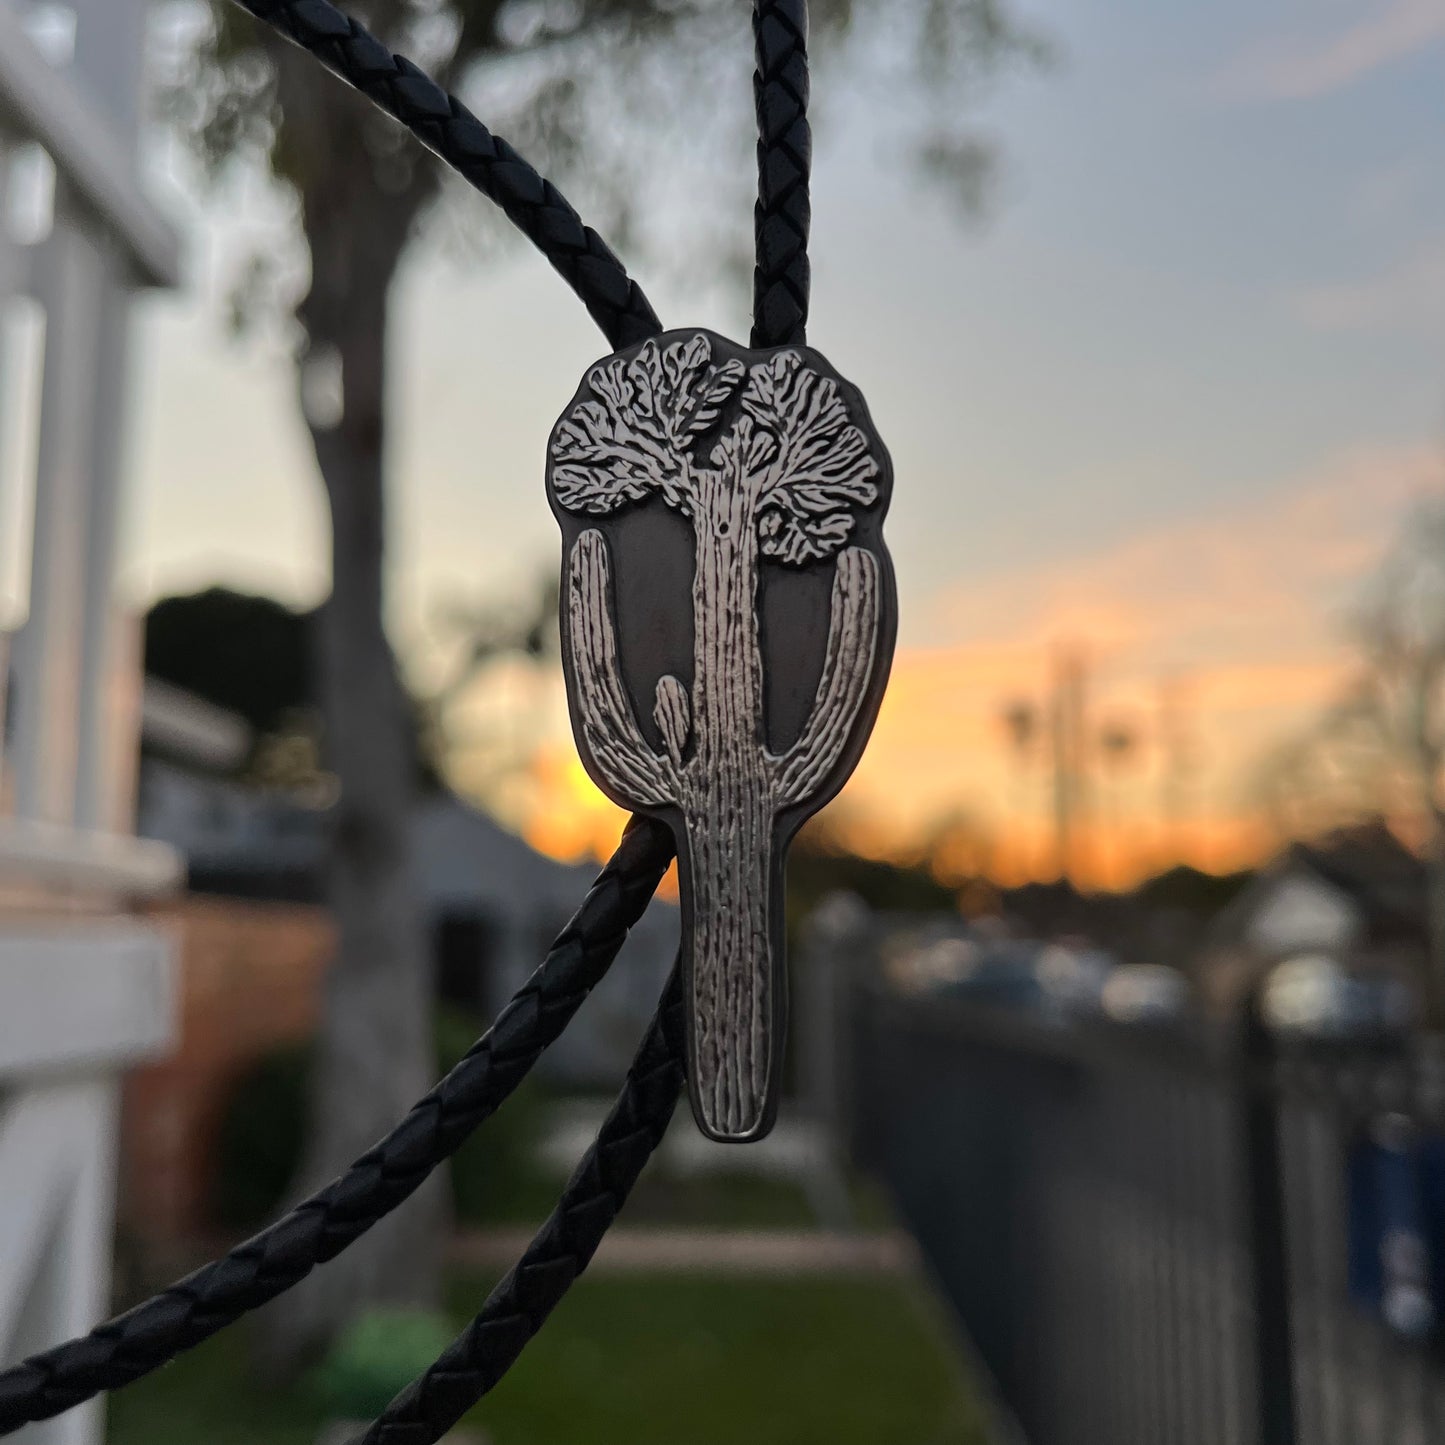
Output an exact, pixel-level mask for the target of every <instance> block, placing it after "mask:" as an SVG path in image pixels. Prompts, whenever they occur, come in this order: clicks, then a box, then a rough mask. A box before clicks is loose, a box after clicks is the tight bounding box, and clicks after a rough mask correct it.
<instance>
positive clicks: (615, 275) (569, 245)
mask: <svg viewBox="0 0 1445 1445" xmlns="http://www.w3.org/2000/svg"><path fill="white" fill-rule="evenodd" d="M237 3H238V4H240V5H241V6H242V7H243V8H244V9H246V10H248V11H250V13H251V14H252V15H254V16H255V17H256V18H257V19H258V20H263V21H265V22H266V23H267V24H268V25H271V26H274V27H275V28H276V29H277V30H279V31H280V32H281V33H282V34H284V35H286V36H288V37H289V38H290V39H291V40H294V41H295V42H296V44H297V45H299V46H301V48H302V49H303V50H306V51H309V52H310V53H311V54H312V55H314V56H315V57H316V58H317V60H319V61H320V62H321V63H322V64H323V65H324V66H325V67H326V68H327V69H328V70H329V71H331V72H332V73H333V74H334V75H338V76H340V77H341V79H342V80H344V81H346V82H347V83H348V84H349V85H352V86H355V88H356V89H357V90H359V91H360V92H361V93H362V94H363V95H364V96H366V97H367V99H368V100H370V101H372V102H373V103H374V104H375V105H377V106H378V107H379V108H380V109H382V110H384V111H385V112H386V113H387V114H388V115H389V116H391V117H393V119H395V120H398V121H400V122H401V124H402V125H404V126H405V127H406V128H407V129H408V130H409V131H410V132H411V133H412V134H413V135H414V136H415V137H416V138H417V139H418V140H419V141H420V142H421V143H422V144H423V145H424V146H426V147H427V148H428V149H429V150H431V151H433V152H434V153H435V154H436V155H438V156H440V157H441V159H442V160H444V161H445V162H446V163H447V164H448V165H449V166H451V167H452V169H453V170H455V171H456V172H457V174H458V175H460V176H461V177H462V178H463V179H464V180H466V181H467V182H468V183H469V184H471V185H473V186H475V187H476V188H477V190H479V191H480V192H481V193H482V194H483V195H484V196H486V197H488V198H489V199H490V200H492V201H495V202H496V203H497V205H498V206H500V207H501V208H502V210H503V212H505V214H506V216H507V219H508V220H509V221H511V222H512V224H513V225H514V226H516V228H517V229H518V230H519V231H520V232H521V233H522V234H523V235H524V236H525V237H526V238H527V239H528V240H529V241H531V242H532V244H533V245H534V246H536V248H537V249H538V250H539V251H540V252H541V253H542V254H543V255H544V256H545V257H546V258H547V260H548V261H550V262H551V263H552V266H553V267H554V269H555V270H556V271H557V272H558V273H559V274H560V275H561V277H562V278H563V280H565V281H566V282H567V284H568V285H569V286H571V288H572V289H573V290H574V291H575V292H576V293H577V295H578V297H579V298H580V299H581V301H582V304H583V305H584V306H585V307H586V308H587V310H588V312H589V313H590V314H591V316H592V319H593V320H594V321H596V322H597V324H598V326H600V327H601V328H602V333H603V335H604V336H606V337H607V339H608V341H610V342H611V343H612V345H613V346H614V347H619V348H620V347H623V346H630V345H632V344H633V343H634V342H637V341H645V340H646V339H647V338H648V337H649V336H655V335H656V334H657V333H658V332H659V331H660V330H661V329H662V327H661V324H660V323H659V322H658V319H657V314H656V313H655V312H654V311H653V309H652V306H651V304H650V303H649V302H648V300H647V297H646V296H644V295H643V294H642V288H641V287H640V286H639V285H638V284H637V282H636V281H634V280H632V278H631V277H630V276H628V274H627V271H626V269H625V268H624V267H623V265H622V263H621V262H620V261H619V260H618V259H617V257H616V256H614V255H613V254H612V252H611V250H610V249H609V248H608V246H607V244H606V242H604V241H603V240H602V238H601V237H600V236H599V235H598V234H597V232H596V231H594V230H593V229H592V228H591V227H590V226H585V225H583V224H582V220H581V218H580V217H579V216H578V215H577V212H576V211H574V210H573V209H572V207H571V206H570V205H569V204H568V203H567V200H566V198H565V197H564V196H563V195H562V193H561V192H560V191H559V190H558V189H557V187H556V186H554V185H553V184H552V182H551V181H549V180H547V179H545V178H544V177H543V176H541V175H539V174H538V173H537V171H536V170H535V169H534V168H533V167H532V166H531V165H530V164H529V163H528V162H527V161H526V160H524V159H523V158H522V156H520V155H518V154H517V152H516V151H515V150H513V149H512V147H511V146H509V145H508V144H507V142H506V141H504V140H503V139H502V138H501V137H500V136H495V135H493V134H492V132H491V131H489V130H488V129H487V127H486V126H484V125H483V124H482V122H481V121H479V120H478V119H477V117H476V116H474V115H473V114H472V113H471V111H469V110H468V109H467V108H466V106H464V105H463V104H462V103H461V101H459V100H458V99H457V98H456V97H455V96H453V95H448V94H447V92H446V91H444V90H443V89H442V88H441V86H439V85H438V84H437V83H436V82H435V81H434V80H433V79H432V78H431V77H430V76H429V75H427V74H426V73H425V72H424V71H422V70H420V69H419V68H418V67H417V66H416V65H414V64H413V63H412V62H411V61H410V60H408V59H406V57H405V56H401V55H393V54H392V53H391V51H390V50H388V49H387V48H386V46H385V45H383V44H382V43H381V41H379V40H378V39H377V38H376V37H375V36H374V35H372V34H371V33H370V31H368V30H367V29H366V27H365V26H363V25H362V24H361V23H360V22H359V21H357V20H353V19H352V18H351V16H349V15H346V14H344V13H343V12H342V11H340V10H338V9H337V8H336V6H334V5H332V4H330V3H329V0H237Z"/></svg>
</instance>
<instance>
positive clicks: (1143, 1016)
mask: <svg viewBox="0 0 1445 1445" xmlns="http://www.w3.org/2000/svg"><path fill="white" fill-rule="evenodd" d="M1192 1002H1193V993H1192V990H1191V989H1190V987H1189V980H1188V979H1187V978H1185V977H1184V975H1183V974H1182V973H1180V972H1179V970H1178V969H1175V968H1168V967H1166V966H1165V965H1164V964H1162V963H1121V964H1119V965H1118V966H1117V967H1116V968H1115V969H1114V970H1113V971H1112V972H1111V973H1110V974H1109V977H1108V978H1107V979H1106V980H1105V981H1104V988H1103V993H1102V995H1101V997H1100V1006H1101V1008H1102V1010H1103V1013H1104V1016H1105V1017H1106V1018H1110V1019H1113V1020H1114V1021H1115V1022H1116V1023H1121V1024H1165V1023H1174V1022H1175V1021H1176V1020H1178V1019H1181V1018H1183V1017H1184V1016H1185V1015H1186V1014H1187V1013H1188V1012H1189V1009H1190V1006H1191V1004H1192Z"/></svg>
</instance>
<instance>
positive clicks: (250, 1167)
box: [211, 1008, 543, 1229]
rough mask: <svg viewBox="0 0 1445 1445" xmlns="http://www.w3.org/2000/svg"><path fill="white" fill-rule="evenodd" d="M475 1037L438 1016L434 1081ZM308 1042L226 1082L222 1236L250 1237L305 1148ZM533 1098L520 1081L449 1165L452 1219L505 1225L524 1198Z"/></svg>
mask: <svg viewBox="0 0 1445 1445" xmlns="http://www.w3.org/2000/svg"><path fill="white" fill-rule="evenodd" d="M480 1033H481V1027H480V1025H479V1024H478V1023H477V1021H476V1020H475V1019H473V1018H472V1017H470V1016H469V1015H467V1014H466V1013H464V1012H462V1011H460V1010H457V1009H452V1008H443V1009H441V1010H439V1011H438V1016H437V1028H436V1052H437V1064H438V1077H440V1075H441V1074H442V1073H444V1072H446V1071H448V1070H449V1069H451V1068H452V1067H453V1066H454V1065H455V1064H457V1063H458V1062H459V1061H460V1059H461V1058H462V1056H463V1055H464V1054H465V1053H466V1052H467V1050H468V1049H469V1048H471V1046H472V1044H473V1043H474V1042H475V1041H476V1039H477V1037H478V1035H479V1034H480ZM314 1057H315V1044H314V1042H312V1041H309V1040H308V1041H305V1042H301V1043H292V1044H285V1045H282V1046H281V1047H278V1048H275V1049H272V1050H270V1051H268V1052H267V1053H265V1054H263V1055H261V1056H260V1057H259V1058H258V1059H257V1060H256V1061H255V1062H254V1063H253V1064H252V1065H251V1067H250V1068H249V1069H247V1070H246V1071H245V1072H244V1073H243V1074H242V1075H241V1076H240V1077H239V1078H238V1079H237V1080H236V1082H235V1084H234V1085H233V1087H232V1089H231V1093H230V1096H229V1098H228V1099H227V1102H226V1107H225V1111H224V1113H223V1115H222V1118H221V1125H220V1130H219V1133H218V1136H217V1141H216V1162H215V1172H214V1175H213V1178H212V1188H211V1214H212V1217H213V1218H214V1219H215V1220H216V1222H217V1223H218V1224H222V1225H225V1226H226V1227H227V1228H229V1229H251V1228H254V1227H256V1226H257V1225H259V1224H262V1223H264V1222H265V1221H266V1220H267V1219H270V1218H272V1217H273V1216H274V1215H275V1214H276V1213H277V1212H278V1211H279V1210H280V1209H281V1207H282V1205H283V1204H284V1203H285V1202H286V1199H287V1193H288V1190H289V1189H290V1187H291V1185H292V1182H293V1181H294V1179H295V1177H296V1171H297V1169H298V1167H299V1166H300V1163H301V1154H302V1149H303V1148H304V1146H305V1140H306V1129H307V1124H308V1115H309V1112H310V1111H309V1109H308V1106H307V1101H308V1095H307V1082H308V1079H309V1076H310V1072H311V1065H312V1061H313V1059H314ZM542 1097H543V1095H542V1091H541V1089H540V1088H539V1087H538V1086H537V1085H536V1084H535V1083H534V1082H533V1081H532V1080H530V1079H529V1080H527V1081H526V1082H524V1083H523V1084H522V1086H521V1087H520V1088H519V1089H518V1090H517V1092H516V1093H515V1094H514V1095H513V1096H512V1097H511V1098H510V1099H509V1100H508V1101H507V1103H506V1104H505V1105H504V1106H503V1107H502V1109H501V1110H500V1111H499V1112H498V1113H497V1114H496V1115H495V1116H494V1117H493V1118H491V1119H489V1120H488V1121H487V1122H486V1123H485V1124H484V1125H483V1126H482V1127H481V1128H480V1129H479V1130H478V1131H477V1132H476V1134H474V1135H473V1136H472V1138H471V1139H469V1140H468V1141H467V1142H466V1143H465V1144H464V1145H462V1147H461V1149H459V1150H458V1151H457V1153H456V1155H455V1156H454V1157H453V1159H452V1166H451V1179H452V1195H453V1200H454V1204H455V1208H456V1213H457V1217H458V1219H460V1220H462V1221H464V1222H467V1223H485V1222H487V1221H489V1220H494V1219H496V1218H497V1217H498V1216H499V1215H502V1216H507V1215H509V1213H510V1212H511V1211H512V1208H513V1205H514V1203H515V1201H516V1200H517V1199H518V1198H519V1197H521V1198H529V1197H530V1196H531V1192H532V1191H531V1185H532V1183H533V1181H534V1180H535V1176H536V1170H535V1166H534V1165H533V1163H532V1159H531V1148H532V1145H533V1143H534V1142H535V1140H536V1138H537V1133H538V1128H539V1126H540V1123H541V1120H540V1117H539V1107H538V1106H539V1104H540V1101H541V1098H542Z"/></svg>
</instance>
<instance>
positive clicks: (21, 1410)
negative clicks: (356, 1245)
mask: <svg viewBox="0 0 1445 1445" xmlns="http://www.w3.org/2000/svg"><path fill="white" fill-rule="evenodd" d="M672 851H673V849H672V836H671V834H670V833H669V832H668V830H667V829H666V828H665V827H663V826H662V825H661V824H659V823H654V822H649V821H645V820H638V819H634V820H633V822H632V823H630V824H629V825H628V828H627V831H626V832H625V833H624V834H623V837H622V841H621V843H620V844H619V845H618V848H617V851H616V852H615V853H614V854H613V855H612V858H611V859H610V861H609V862H608V864H607V866H606V867H605V868H603V870H602V872H601V873H600V874H599V875H598V876H597V879H596V881H595V882H594V883H593V885H592V887H591V888H590V889H589V890H588V893H587V896H586V897H585V898H584V899H583V900H582V906H581V907H580V908H579V909H578V910H577V913H576V915H575V916H574V917H573V919H572V921H571V922H570V923H569V924H568V925H567V926H566V928H564V929H563V930H562V932H561V933H560V934H559V935H558V936H557V940H556V942H555V943H554V944H553V945H552V948H551V951H550V952H549V953H548V954H547V957H546V959H545V960H543V963H542V965H541V967H540V968H538V969H537V971H536V972H535V973H534V974H533V975H532V977H531V978H530V979H529V980H528V981H527V983H526V985H525V986H524V987H523V988H522V989H521V990H520V991H519V992H518V994H517V995H516V997H515V998H513V999H512V1001H511V1002H510V1003H509V1004H508V1005H507V1007H506V1008H505V1009H503V1010H502V1012H501V1014H499V1015H498V1017H497V1020H496V1022H495V1023H494V1024H493V1025H492V1027H491V1028H490V1029H489V1030H488V1031H487V1033H486V1034H485V1035H484V1036H483V1037H482V1038H481V1039H480V1040H478V1042H477V1043H476V1044H475V1045H473V1047H472V1049H471V1051H470V1052H469V1053H468V1054H467V1055H466V1057H465V1058H463V1059H462V1061H461V1062H460V1063H459V1064H458V1065H457V1066H456V1068H454V1069H453V1070H452V1071H451V1072H450V1073H449V1074H448V1075H447V1076H446V1077H445V1078H444V1079H442V1081H441V1082H440V1083H439V1084H438V1085H437V1086H436V1088H434V1089H433V1090H432V1091H431V1093H429V1094H428V1095H427V1096H426V1097H425V1098H424V1099H422V1100H421V1101H420V1102H419V1103H418V1104H417V1105H416V1106H415V1107H414V1108H413V1109H412V1111H411V1113H409V1114H408V1115H407V1116H406V1118H405V1119H404V1120H403V1121H402V1122H401V1124H400V1125H399V1126H398V1127H397V1128H396V1129H394V1130H393V1131H392V1132H391V1133H390V1134H389V1135H387V1137H386V1138H385V1139H383V1140H382V1141H381V1142H380V1143H379V1144H377V1145H376V1146H375V1147H374V1148H373V1149H371V1150H369V1151H368V1152H367V1153H366V1154H364V1155H362V1157H361V1158H360V1159H358V1160H357V1161H356V1163H355V1164H353V1165H352V1166H351V1168H350V1169H349V1170H348V1171H347V1172H346V1173H345V1174H344V1175H342V1176H341V1178H339V1179H337V1180H335V1181H333V1182H332V1183H331V1184H329V1185H327V1186H326V1188H325V1189H323V1190H321V1191H320V1192H319V1193H318V1194H314V1195H313V1196H312V1197H311V1198H310V1199H308V1200H306V1201H305V1202H304V1203H302V1204H300V1205H298V1206H297V1207H296V1208H295V1209H293V1210H292V1211H291V1212H290V1213H289V1214H287V1215H285V1216H284V1217H283V1218H282V1219H279V1220H278V1221H277V1222H276V1223H275V1224H273V1225H271V1226H270V1227H269V1228H268V1229H264V1230H262V1232H261V1233H260V1234H258V1235H256V1236H255V1238H253V1239H250V1240H248V1241H247V1242H246V1243H244V1244H242V1245H239V1246H238V1247H237V1248H236V1249H234V1250H232V1251H231V1253H230V1254H228V1255H226V1256H225V1257H224V1258H222V1259H218V1260H214V1261H212V1262H211V1263H210V1264H207V1265H203V1266H202V1267H201V1268H200V1269H198V1270H196V1271H195V1273H193V1274H190V1275H188V1276H187V1277H186V1278H185V1279H183V1280H179V1281H178V1282H177V1283H175V1284H173V1285H171V1286H170V1287H169V1288H168V1289H166V1290H164V1291H162V1293H160V1294H158V1295H156V1296H155V1297H154V1298H152V1299H149V1300H147V1301H145V1302H144V1303H143V1304H139V1305H137V1306H136V1307H135V1308H134V1309H132V1310H128V1311H127V1312H126V1313H125V1314H123V1315H119V1316H117V1318H115V1319H113V1320H110V1321H108V1322H107V1323H105V1324H102V1325H99V1326H97V1327H96V1328H95V1329H94V1330H92V1331H91V1332H90V1334H88V1335H85V1336H82V1337H81V1338H80V1339H76V1340H71V1341H69V1342H68V1343H66V1344H62V1345H57V1346H56V1347H55V1348H53V1349H50V1350H46V1351H45V1352H44V1353H42V1354H38V1355H35V1356H33V1357H32V1358H31V1359H29V1360H26V1361H25V1362H24V1364H21V1365H17V1366H15V1367H14V1368H12V1369H9V1370H5V1371H4V1372H3V1373H0V1435H7V1434H9V1433H10V1432H11V1431H12V1430H17V1429H19V1428H20V1426H22V1425H24V1424H26V1423H28V1422H30V1421H33V1420H44V1419H47V1418H49V1417H50V1416H51V1415H58V1414H60V1413H61V1412H62V1411H63V1410H69V1409H71V1408H72V1407H73V1406H75V1405H79V1404H80V1403H81V1402H82V1401H85V1400H88V1399H90V1397H91V1396H92V1395H96V1394H99V1393H100V1392H101V1391H102V1390H110V1389H114V1388H116V1387H117V1386H120V1385H126V1384H129V1383H130V1382H131V1381H132V1380H135V1379H138V1378H139V1377H140V1376H141V1375H145V1374H148V1373H149V1372H150V1371H151V1370H154V1369H156V1368H157V1367H158V1366H160V1365H163V1364H164V1363H165V1362H166V1361H167V1360H169V1359H171V1358H172V1357H173V1356H175V1355H177V1354H179V1353H180V1352H181V1351H182V1350H187V1349H190V1348H191V1347H192V1346H193V1345H197V1344H199V1343H200V1342H201V1341H202V1340H204V1339H207V1338H208V1337H209V1336H211V1335H213V1334H215V1332H216V1331H217V1330H219V1329H221V1328H222V1327H224V1326H225V1325H228V1324H230V1323H231V1322H232V1321H233V1320H236V1319H238V1318H240V1316H241V1315H243V1314H245V1313H246V1312H247V1311H249V1310H253V1309H255V1308H257V1307H258V1306H259V1305H262V1304H265V1303H266V1302H267V1301H268V1300H272V1299H275V1297H276V1296H277V1295H279V1294H281V1293H283V1292H284V1291H285V1290H287V1289H290V1287H291V1286H292V1285H294V1284H295V1283H297V1281H299V1280H301V1279H303V1278H304V1277H305V1276H306V1275H308V1274H309V1273H310V1272H311V1270H312V1269H313V1268H314V1267H315V1266H316V1265H317V1264H319V1263H321V1262H322V1261H324V1260H328V1259H331V1258H333V1257H334V1256H335V1255H337V1254H339V1253H340V1252H341V1251H342V1250H343V1249H345V1248H346V1247H347V1245H349V1244H351V1243H353V1242H354V1241H355V1240H357V1239H358V1238H360V1236H361V1235H362V1234H364V1233H365V1232H366V1231H367V1230H368V1229H370V1228H371V1226H372V1225H373V1224H375V1223H376V1222H377V1220H379V1219H380V1218H381V1217H382V1216H383V1215H385V1214H387V1213H389V1212H390V1211H391V1210H393V1209H395V1208H396V1206H397V1205H398V1204H400V1203H401V1202H402V1201H403V1200H404V1199H406V1198H407V1197H408V1196H409V1195H410V1194H412V1193H413V1192H414V1191H415V1190H416V1189H417V1187H418V1186H419V1185H420V1184H421V1182H422V1181H423V1180H424V1179H425V1178H426V1177H427V1175H428V1174H430V1173H431V1172H432V1170H433V1169H434V1168H435V1167H436V1166H437V1164H439V1163H440V1162H441V1161H442V1160H443V1159H445V1158H447V1157H448V1156H449V1155H451V1154H453V1153H454V1152H455V1151H456V1150H457V1149H458V1148H459V1147H460V1146H461V1144H462V1143H463V1142H464V1141H465V1140H466V1138H467V1136H468V1135H470V1134H471V1132H472V1131H473V1130H474V1129H475V1128H476V1127H477V1126H478V1125H479V1124H481V1123H482V1122H483V1120H485V1119H486V1118H488V1117H489V1116H490V1115H491V1114H492V1113H493V1112H494V1111H495V1110H496V1108H497V1107H498V1106H499V1105H500V1104H501V1103H502V1101H503V1100H504V1099H506V1097H507V1096H508V1095H509V1094H510V1093H511V1092H512V1090H513V1089H515V1088H516V1086H517V1085H518V1084H519V1083H520V1082H521V1080H522V1079H523V1077H524V1076H525V1075H526V1073H527V1071H528V1070H529V1069H530V1068H531V1067H532V1065H533V1064H534V1063H535V1062H536V1061H537V1058H538V1056H539V1055H540V1054H541V1052H542V1050H543V1049H544V1048H546V1047H547V1045H548V1044H550V1043H552V1041H553V1040H554V1039H556V1038H557V1036H558V1035H559V1034H560V1033H561V1032H562V1030H563V1029H564V1028H565V1027H566V1026H567V1024H568V1023H569V1022H570V1021H571V1019H572V1016H573V1014H575V1013H576V1011H577V1009H578V1007H579V1006H580V1004H581V1003H582V1001H583V1000H584V999H585V998H586V997H587V995H588V993H590V992H591V990H592V989H593V988H594V987H595V986H596V984H597V983H598V981H599V980H600V979H601V978H602V976H603V975H604V974H605V973H606V972H607V969H608V967H609V966H610V965H611V963H612V960H613V959H614V958H615V957H616V956H617V951H618V949H619V948H621V946H622V943H623V940H624V939H625V938H626V937H627V932H628V930H629V929H630V928H631V927H632V925H633V924H634V923H636V922H637V920H638V919H639V918H640V917H641V916H642V913H643V910H644V909H645V908H646V907H647V904H648V901H649V900H650V899H651V897H652V895H653V893H654V891H655V890H656V888H657V885H658V883H659V882H660V881H661V878H662V875H663V873H664V871H665V870H666V868H667V865H668V863H669V862H670V861H671V858H672Z"/></svg>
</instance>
